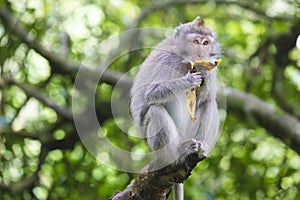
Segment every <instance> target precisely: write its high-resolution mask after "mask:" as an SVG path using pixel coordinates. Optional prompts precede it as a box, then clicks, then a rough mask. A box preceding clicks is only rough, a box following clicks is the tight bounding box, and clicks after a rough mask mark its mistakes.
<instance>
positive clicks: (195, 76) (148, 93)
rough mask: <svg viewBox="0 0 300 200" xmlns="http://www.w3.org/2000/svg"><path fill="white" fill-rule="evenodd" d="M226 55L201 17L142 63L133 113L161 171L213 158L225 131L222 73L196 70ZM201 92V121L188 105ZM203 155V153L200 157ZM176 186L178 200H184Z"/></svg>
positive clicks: (133, 90)
mask: <svg viewBox="0 0 300 200" xmlns="http://www.w3.org/2000/svg"><path fill="white" fill-rule="evenodd" d="M220 55H221V45H220V43H219V42H218V40H217V36H216V33H215V32H214V31H213V29H212V28H210V27H208V26H207V25H206V24H205V23H204V20H203V19H202V18H201V17H199V16H198V17H196V18H195V19H194V20H193V21H191V22H188V23H185V24H180V25H179V26H178V27H176V28H175V30H174V34H173V36H172V37H169V38H166V39H164V40H163V41H162V42H160V43H159V44H158V45H157V46H156V47H155V48H154V49H153V50H152V52H151V53H150V54H149V55H148V57H147V58H146V59H145V61H144V62H143V63H142V64H141V66H140V68H139V70H138V73H137V74H136V76H135V79H134V82H133V86H132V88H131V91H130V113H131V116H132V118H133V121H134V124H135V126H136V127H137V129H138V131H139V133H140V134H141V135H142V136H144V137H145V138H146V139H147V143H148V146H149V147H150V149H151V150H152V151H154V152H155V154H156V167H157V168H159V167H162V166H163V165H164V164H170V163H172V162H174V161H177V162H181V160H182V159H181V158H184V157H186V156H187V155H189V154H190V153H191V152H194V151H198V150H199V149H201V150H202V151H201V152H199V156H201V155H202V156H203V155H204V156H207V154H208V152H209V151H210V149H211V148H212V146H213V145H214V142H215V140H216V138H217V136H218V132H219V115H218V108H217V102H216V95H217V70H216V68H214V69H212V70H208V69H206V68H204V67H201V66H196V71H193V70H191V63H193V62H195V61H209V62H214V61H215V60H217V59H218V58H219V56H220ZM192 88H195V89H196V111H195V117H196V119H195V120H194V121H193V120H192V119H191V118H190V116H189V113H188V111H187V107H186V94H187V92H188V91H190V90H191V89H192ZM200 154H201V155H200ZM174 184H175V189H174V190H181V191H175V192H173V193H174V194H175V196H174V199H176V200H178V199H183V185H182V184H176V183H174Z"/></svg>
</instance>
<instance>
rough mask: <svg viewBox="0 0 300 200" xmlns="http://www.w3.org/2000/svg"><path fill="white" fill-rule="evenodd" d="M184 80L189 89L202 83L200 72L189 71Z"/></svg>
mask: <svg viewBox="0 0 300 200" xmlns="http://www.w3.org/2000/svg"><path fill="white" fill-rule="evenodd" d="M185 78H186V80H187V81H188V83H189V84H190V87H194V86H199V85H201V83H202V81H203V76H202V73H201V72H193V71H189V72H188V73H187V74H186V75H185Z"/></svg>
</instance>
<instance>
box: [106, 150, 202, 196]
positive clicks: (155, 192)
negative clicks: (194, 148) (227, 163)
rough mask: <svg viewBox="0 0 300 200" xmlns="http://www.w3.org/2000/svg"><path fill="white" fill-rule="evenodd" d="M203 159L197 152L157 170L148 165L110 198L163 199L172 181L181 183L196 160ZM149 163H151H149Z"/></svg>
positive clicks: (189, 172) (188, 174)
mask: <svg viewBox="0 0 300 200" xmlns="http://www.w3.org/2000/svg"><path fill="white" fill-rule="evenodd" d="M203 159H205V157H204V156H203V157H201V156H199V152H194V153H191V154H190V155H188V156H187V157H186V158H185V159H184V160H183V161H181V162H180V163H176V162H175V163H172V164H171V165H168V166H166V167H164V168H162V169H160V170H157V171H152V172H149V171H148V166H147V167H145V168H144V169H143V170H142V172H141V173H140V174H139V175H138V177H137V178H136V179H135V181H134V183H132V184H130V185H128V186H127V188H126V189H125V190H124V191H122V192H120V191H119V192H116V193H115V194H114V195H113V196H112V197H111V198H110V200H140V199H143V200H153V199H155V200H165V199H167V197H168V194H169V192H170V190H171V187H172V186H173V184H174V183H182V182H183V181H184V180H186V179H187V178H188V177H189V176H190V175H191V172H192V170H193V169H194V167H196V165H197V164H198V162H200V161H202V160H203ZM150 165H151V163H150Z"/></svg>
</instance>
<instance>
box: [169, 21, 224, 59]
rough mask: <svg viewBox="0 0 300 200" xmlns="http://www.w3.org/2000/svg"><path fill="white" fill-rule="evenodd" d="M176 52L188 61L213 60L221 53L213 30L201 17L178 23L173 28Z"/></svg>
mask: <svg viewBox="0 0 300 200" xmlns="http://www.w3.org/2000/svg"><path fill="white" fill-rule="evenodd" d="M174 38H175V45H176V49H177V51H178V52H177V53H178V54H179V55H180V56H182V57H183V58H184V59H185V60H188V61H193V62H194V61H215V60H216V59H217V58H219V56H220V53H221V48H220V44H219V43H218V41H217V37H216V34H215V32H214V31H213V30H212V29H211V28H209V27H208V26H206V25H205V23H204V21H203V19H202V18H201V17H199V16H198V17H196V18H195V19H194V21H192V22H188V23H185V24H181V25H179V26H178V27H177V28H176V29H175V34H174Z"/></svg>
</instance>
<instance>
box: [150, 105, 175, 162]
mask: <svg viewBox="0 0 300 200" xmlns="http://www.w3.org/2000/svg"><path fill="white" fill-rule="evenodd" d="M147 121H148V127H147V142H148V145H149V147H150V148H151V149H152V150H153V151H156V153H157V157H158V159H159V160H160V162H163V164H170V163H172V162H174V161H175V160H176V159H177V158H178V157H179V151H178V150H179V148H178V147H179V144H180V138H179V134H178V132H177V128H176V126H175V124H174V121H173V119H172V117H171V116H170V115H169V113H168V112H167V110H166V109H165V108H164V107H163V106H162V105H152V106H150V108H149V110H148V112H147Z"/></svg>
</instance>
